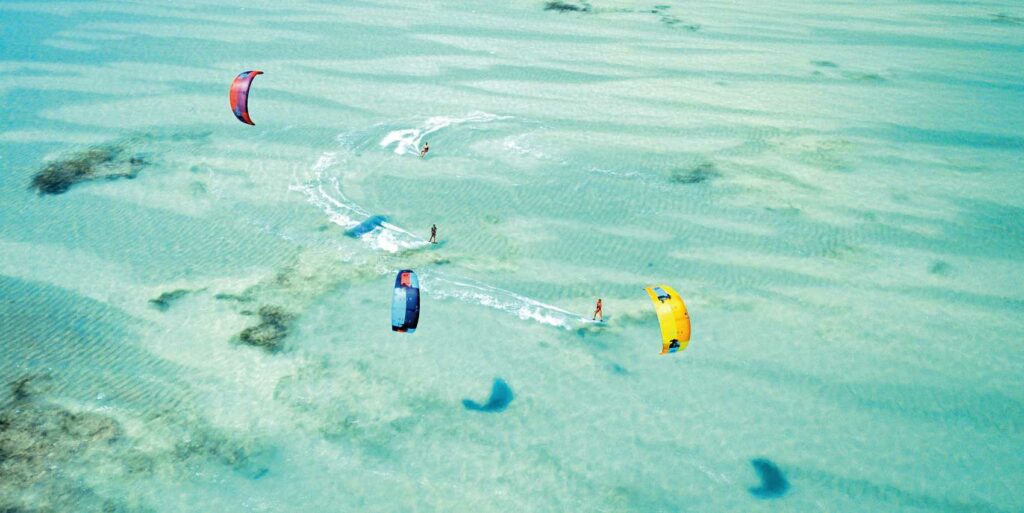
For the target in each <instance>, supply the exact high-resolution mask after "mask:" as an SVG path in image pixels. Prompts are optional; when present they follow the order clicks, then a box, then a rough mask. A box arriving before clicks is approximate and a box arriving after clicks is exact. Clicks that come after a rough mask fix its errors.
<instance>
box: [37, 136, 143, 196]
mask: <svg viewBox="0 0 1024 513" xmlns="http://www.w3.org/2000/svg"><path fill="white" fill-rule="evenodd" d="M147 164H148V163H147V162H146V160H145V159H144V158H143V157H141V156H139V155H126V152H125V150H124V148H122V147H119V146H112V145H103V146H97V147H94V148H90V149H87V150H84V151H80V152H78V153H74V154H71V155H69V156H68V157H65V158H63V159H60V160H56V161H54V162H50V163H49V164H47V165H45V166H43V168H42V169H40V170H39V171H38V172H37V173H36V174H35V175H33V176H32V182H31V184H30V188H32V189H35V190H36V191H37V192H38V193H39V194H63V193H65V192H67V191H68V190H69V189H71V187H72V186H74V185H76V184H79V183H82V182H88V181H94V180H117V179H120V178H127V179H132V178H135V177H136V176H138V174H139V171H140V170H141V169H142V168H143V167H144V166H146V165H147Z"/></svg>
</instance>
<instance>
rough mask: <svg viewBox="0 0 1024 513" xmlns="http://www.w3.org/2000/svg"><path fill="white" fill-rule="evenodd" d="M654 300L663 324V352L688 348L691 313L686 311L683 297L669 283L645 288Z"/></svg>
mask: <svg viewBox="0 0 1024 513" xmlns="http://www.w3.org/2000/svg"><path fill="white" fill-rule="evenodd" d="M644 290H646V291H647V293H648V294H650V296H651V301H653V302H654V310H655V311H656V312H657V313H658V323H659V324H661V354H668V353H675V352H677V351H682V350H683V349H686V346H687V344H689V343H690V314H689V313H687V312H686V304H685V303H683V298H681V297H679V294H676V291H675V290H673V289H672V287H669V286H668V285H658V286H657V287H647V288H646V289H644Z"/></svg>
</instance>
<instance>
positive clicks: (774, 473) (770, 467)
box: [750, 458, 789, 499]
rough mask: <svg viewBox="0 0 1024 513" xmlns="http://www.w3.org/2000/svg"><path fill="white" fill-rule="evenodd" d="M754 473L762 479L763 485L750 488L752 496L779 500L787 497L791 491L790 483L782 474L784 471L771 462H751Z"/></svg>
mask: <svg viewBox="0 0 1024 513" xmlns="http://www.w3.org/2000/svg"><path fill="white" fill-rule="evenodd" d="M750 464H751V465H753V466H754V471H755V472H757V476H758V477H759V478H760V479H761V484H759V485H758V486H752V487H750V494H751V495H753V496H754V497H757V498H759V499H777V498H779V497H782V496H783V495H786V492H788V491H789V481H786V477H785V476H784V475H783V474H782V470H780V469H779V467H778V465H776V464H775V463H773V462H772V461H771V460H768V459H765V458H755V459H752V460H750Z"/></svg>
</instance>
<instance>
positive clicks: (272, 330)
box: [238, 305, 295, 353]
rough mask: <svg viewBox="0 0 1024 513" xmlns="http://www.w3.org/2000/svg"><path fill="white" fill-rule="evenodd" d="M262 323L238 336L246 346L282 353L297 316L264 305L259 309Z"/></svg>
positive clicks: (276, 307)
mask: <svg viewBox="0 0 1024 513" xmlns="http://www.w3.org/2000/svg"><path fill="white" fill-rule="evenodd" d="M259 316H260V323H259V324H257V325H256V326H250V327H248V328H245V329H244V330H242V332H241V333H239V334H238V338H239V340H240V341H241V342H242V343H243V344H246V345H250V346H254V347H259V348H262V349H264V350H266V351H269V352H272V353H273V352H277V351H280V350H281V348H282V346H283V344H284V339H285V337H287V336H288V329H289V327H290V325H291V322H292V320H294V319H295V316H294V315H292V314H290V313H287V312H285V311H284V309H282V308H281V307H279V306H273V305H263V306H261V307H260V309H259Z"/></svg>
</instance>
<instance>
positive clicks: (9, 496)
mask: <svg viewBox="0 0 1024 513" xmlns="http://www.w3.org/2000/svg"><path fill="white" fill-rule="evenodd" d="M55 381H56V380H55V379H51V378H50V377H49V376H46V375H37V374H30V375H25V376H22V377H20V378H17V379H15V380H14V381H12V382H10V383H8V387H7V390H5V391H2V392H0V512H4V513H7V512H12V511H17V512H30V511H31V512H44V511H45V512H58V511H74V512H101V511H102V512H105V513H106V512H119V513H135V512H138V513H145V512H150V511H153V509H152V508H150V507H147V505H146V504H144V503H141V502H138V500H130V499H126V498H125V497H124V496H108V495H110V492H109V491H105V492H101V491H98V490H96V489H94V488H92V485H91V484H90V483H91V482H94V481H95V480H97V479H102V480H105V481H107V482H118V483H124V484H125V485H126V486H130V485H131V482H132V480H134V479H142V480H144V481H150V480H152V479H153V478H157V479H159V480H163V481H187V480H190V479H193V476H195V475H196V474H197V473H199V472H204V473H208V472H209V471H210V467H209V464H210V463H214V464H216V465H220V466H221V467H222V468H225V469H227V470H229V471H231V472H233V473H234V474H237V475H238V476H241V477H243V478H247V479H260V478H262V477H264V476H266V475H267V474H268V473H269V472H270V465H269V464H268V461H270V460H271V459H272V458H273V456H274V454H275V451H274V448H273V447H272V446H268V445H266V444H263V443H261V442H260V441H259V440H258V439H252V438H245V439H238V438H235V437H231V436H229V435H228V434H227V433H224V432H221V431H220V430H218V429H216V428H214V427H211V426H209V424H208V423H207V422H206V421H205V420H204V419H203V418H201V417H198V416H196V415H190V414H188V413H185V412H183V411H182V410H181V409H180V406H176V407H175V408H168V409H166V410H163V411H161V412H158V413H155V414H151V415H146V416H145V418H140V419H134V421H132V422H126V421H125V420H124V419H120V418H115V417H112V416H110V415H107V414H104V413H98V412H96V411H90V410H89V409H88V407H87V406H76V407H70V406H67V405H65V404H64V403H63V401H59V400H57V399H56V398H53V399H51V398H50V397H48V394H49V393H50V391H51V388H53V389H57V388H59V387H58V386H56V383H54V382H55ZM127 414H130V412H128V411H122V412H121V413H120V414H119V415H127ZM122 422H125V423H124V424H123V423H122ZM126 425H133V426H135V427H134V428H133V429H132V430H129V429H127V428H126V427H125V426H126ZM139 426H144V429H143V430H142V431H139V430H138V428H139ZM129 431H131V432H132V434H130V435H129ZM97 469H102V473H103V476H102V477H99V476H97V475H96V473H97ZM104 489H107V488H106V487H104Z"/></svg>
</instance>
